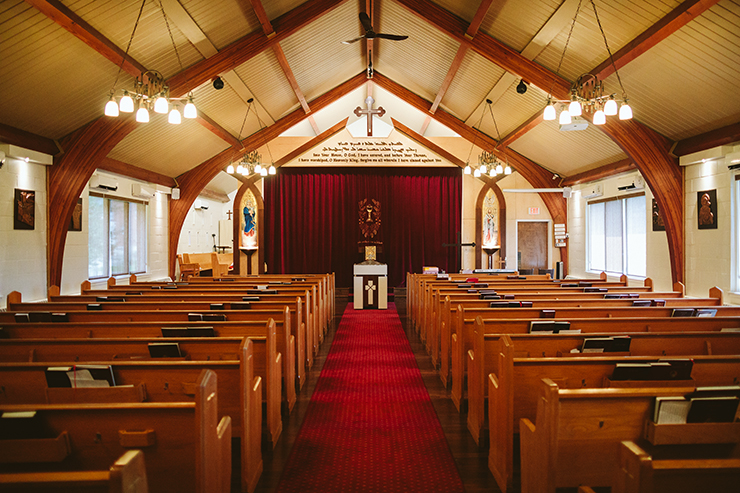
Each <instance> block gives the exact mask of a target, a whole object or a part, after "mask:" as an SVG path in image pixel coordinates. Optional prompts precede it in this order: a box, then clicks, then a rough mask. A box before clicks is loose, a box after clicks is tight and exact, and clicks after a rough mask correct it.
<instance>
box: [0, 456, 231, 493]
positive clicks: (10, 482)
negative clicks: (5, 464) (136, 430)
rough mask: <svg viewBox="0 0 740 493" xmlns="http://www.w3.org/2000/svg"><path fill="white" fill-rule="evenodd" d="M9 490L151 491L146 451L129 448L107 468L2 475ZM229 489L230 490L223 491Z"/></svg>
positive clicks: (0, 482) (0, 486)
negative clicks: (145, 460) (147, 472)
mask: <svg viewBox="0 0 740 493" xmlns="http://www.w3.org/2000/svg"><path fill="white" fill-rule="evenodd" d="M0 489H2V491H4V492H6V493H21V492H42V491H47V492H48V491H54V492H55V493H79V492H85V493H114V492H116V493H117V492H120V493H124V492H127V493H148V492H149V486H148V484H147V477H146V465H145V463H144V453H143V452H142V451H141V450H129V451H127V452H125V453H124V454H123V455H122V456H121V457H119V458H118V460H116V461H115V462H114V463H113V465H112V466H110V468H109V469H107V470H99V471H69V472H62V471H49V472H42V471H36V472H23V473H4V474H0ZM222 491H228V490H222Z"/></svg>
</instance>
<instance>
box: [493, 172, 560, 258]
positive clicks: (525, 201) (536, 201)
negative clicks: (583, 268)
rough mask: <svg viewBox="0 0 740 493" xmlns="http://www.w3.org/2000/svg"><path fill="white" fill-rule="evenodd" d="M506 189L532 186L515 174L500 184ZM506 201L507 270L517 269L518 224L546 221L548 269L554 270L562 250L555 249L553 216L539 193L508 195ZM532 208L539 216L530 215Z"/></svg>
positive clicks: (499, 183) (529, 187) (505, 196)
mask: <svg viewBox="0 0 740 493" xmlns="http://www.w3.org/2000/svg"><path fill="white" fill-rule="evenodd" d="M498 186H499V187H500V188H501V189H502V190H504V189H514V190H521V189H531V188H532V185H530V184H529V182H528V181H527V180H525V179H524V178H523V177H522V175H520V174H519V173H514V174H512V175H509V176H507V177H506V178H504V179H502V180H500V181H499V182H498ZM504 200H505V201H506V268H507V269H516V268H517V223H518V222H519V221H546V222H547V223H548V227H547V233H548V234H547V236H548V240H547V268H548V269H554V268H555V262H559V261H560V250H559V249H557V248H555V247H554V245H555V242H554V239H553V234H552V216H550V211H549V210H548V209H547V206H546V205H545V202H544V201H543V200H542V197H540V194H539V193H534V192H532V193H522V192H517V193H507V192H504ZM530 208H535V209H539V214H530Z"/></svg>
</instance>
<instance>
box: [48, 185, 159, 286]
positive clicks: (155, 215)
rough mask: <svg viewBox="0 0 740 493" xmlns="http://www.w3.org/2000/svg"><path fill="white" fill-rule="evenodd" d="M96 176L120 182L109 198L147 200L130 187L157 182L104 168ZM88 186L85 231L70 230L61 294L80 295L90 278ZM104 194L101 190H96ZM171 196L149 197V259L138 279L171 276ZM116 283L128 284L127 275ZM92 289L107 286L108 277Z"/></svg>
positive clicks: (110, 192) (153, 186) (83, 201)
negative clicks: (169, 263) (145, 271)
mask: <svg viewBox="0 0 740 493" xmlns="http://www.w3.org/2000/svg"><path fill="white" fill-rule="evenodd" d="M95 174H97V175H101V176H107V177H110V178H112V179H114V180H115V181H117V182H118V190H116V191H115V192H114V191H106V192H105V194H106V195H108V196H110V197H119V198H124V199H135V200H145V199H142V198H141V197H134V196H133V194H132V193H131V187H132V185H133V184H134V183H138V184H141V185H144V186H146V187H147V188H150V189H152V190H154V189H156V185H155V184H152V183H147V182H144V181H140V180H135V179H133V178H128V177H126V176H122V175H117V174H114V173H109V172H106V171H102V170H97V171H96V172H95ZM89 192H90V190H89V185H88V188H86V189H85V192H84V193H83V194H82V231H79V232H75V231H70V232H69V233H67V243H66V246H65V248H64V261H63V263H62V285H61V293H62V294H79V293H80V284H82V282H83V281H86V280H88V278H87V276H88V231H89V220H88V211H89V210H90V209H89V208H88V193H89ZM96 192H98V193H102V191H96ZM168 200H169V195H166V194H162V193H155V194H154V197H153V198H151V199H150V200H149V207H148V212H149V239H148V252H147V256H148V260H147V273H146V274H140V275H138V276H137V278H138V279H139V280H142V281H147V280H153V279H163V278H166V277H168V268H167V258H168V253H167V252H168V245H167V237H168V231H169V207H168ZM116 283H117V284H127V283H128V277H127V276H123V277H120V278H117V279H116ZM92 285H93V288H94V289H95V288H100V289H105V286H106V281H105V280H96V281H93V282H92Z"/></svg>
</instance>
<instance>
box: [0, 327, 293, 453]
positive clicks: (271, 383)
mask: <svg viewBox="0 0 740 493" xmlns="http://www.w3.org/2000/svg"><path fill="white" fill-rule="evenodd" d="M181 325H182V324H179V323H177V322H111V323H107V324H102V325H101V324H98V323H95V322H91V323H31V324H15V325H7V326H5V327H4V328H3V332H5V337H7V339H1V338H0V348H5V347H7V348H9V349H0V354H2V353H4V354H8V353H13V354H15V353H21V351H24V350H23V349H19V348H22V347H23V344H25V343H24V342H22V341H17V339H27V340H28V341H29V342H30V344H31V345H33V344H34V343H36V342H40V341H46V342H45V343H43V344H46V345H48V346H49V347H52V348H53V347H54V344H55V343H54V341H50V339H55V338H56V339H61V340H64V339H79V340H81V341H84V342H87V343H89V346H88V351H90V352H96V354H104V353H109V352H110V351H111V348H110V342H109V341H110V340H114V339H116V338H120V336H121V334H122V333H126V334H127V335H128V337H127V338H126V341H130V342H122V343H121V345H120V346H119V347H120V352H119V353H116V354H121V355H131V354H142V353H144V354H147V353H148V349H146V348H145V347H144V346H143V343H142V342H140V341H142V340H146V339H148V340H153V341H157V342H168V341H175V340H178V339H176V338H169V337H168V338H162V337H161V334H162V332H161V331H162V328H171V327H180V326H181ZM188 325H189V326H192V327H198V328H213V329H214V330H215V332H216V336H217V337H215V338H211V337H204V338H189V339H190V340H189V342H188V345H187V346H184V349H185V350H186V351H187V352H188V353H189V354H190V356H191V358H193V359H201V360H205V361H208V360H212V361H222V362H226V363H228V362H229V360H236V359H239V360H240V361H239V362H240V363H242V365H243V364H244V362H247V361H248V358H246V357H244V356H242V355H243V353H242V350H241V349H239V350H238V351H233V350H231V349H229V348H224V347H223V345H224V344H230V343H232V341H233V340H234V338H237V340H239V341H241V340H242V339H244V338H245V337H248V338H249V339H250V340H251V343H252V352H253V354H254V360H253V361H254V367H253V371H254V373H253V375H255V376H258V377H259V378H260V380H261V382H262V387H263V389H262V390H261V393H260V394H259V395H261V396H262V398H261V399H260V401H262V400H264V401H265V402H266V404H267V407H266V409H267V411H266V412H267V414H266V416H265V422H266V424H267V427H268V429H269V430H270V437H271V441H272V443H273V444H275V443H276V442H277V439H278V437H279V436H280V433H281V430H282V421H281V398H282V399H284V397H285V395H284V394H283V391H282V390H281V380H282V354H281V353H280V352H279V351H277V342H276V339H277V331H276V326H277V324H276V323H275V322H274V320H270V323H262V322H241V323H239V322H212V323H211V322H191V323H190V324H188ZM229 338H230V339H229ZM59 344H64V342H61V343H59ZM136 345H138V346H139V349H131V346H136ZM232 347H233V346H232ZM96 348H99V349H96ZM106 348H107V349H106ZM50 351H53V350H46V349H44V346H43V345H42V343H39V344H38V345H37V347H36V348H35V350H34V353H33V354H31V353H30V352H26V353H25V354H26V356H27V358H24V360H26V361H28V360H31V359H32V357H33V360H36V361H38V360H40V359H41V358H46V356H45V354H48V353H49V352H50ZM24 352H25V351H24ZM64 354H67V355H69V356H70V357H71V358H72V361H74V356H75V354H76V353H74V349H68V350H65V351H64ZM18 359H19V358H18V356H13V357H12V360H13V361H18ZM114 360H115V358H114ZM247 368H249V367H248V366H247ZM251 380H252V379H251V378H245V379H244V381H245V382H249V381H251ZM285 405H286V406H287V405H288V404H287V402H286V404H285Z"/></svg>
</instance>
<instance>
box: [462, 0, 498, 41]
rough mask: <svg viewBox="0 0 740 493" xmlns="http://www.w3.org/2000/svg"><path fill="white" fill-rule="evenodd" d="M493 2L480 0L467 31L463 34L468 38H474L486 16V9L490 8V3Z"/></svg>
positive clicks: (491, 0)
mask: <svg viewBox="0 0 740 493" xmlns="http://www.w3.org/2000/svg"><path fill="white" fill-rule="evenodd" d="M492 3H493V0H481V2H480V4H479V5H478V10H476V12H475V15H474V16H473V20H472V21H470V25H469V26H468V29H467V31H465V34H466V35H467V36H468V37H469V38H474V37H475V35H476V34H478V29H480V25H481V24H482V23H483V19H485V18H486V15H487V14H488V9H490V8H491V4H492Z"/></svg>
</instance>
